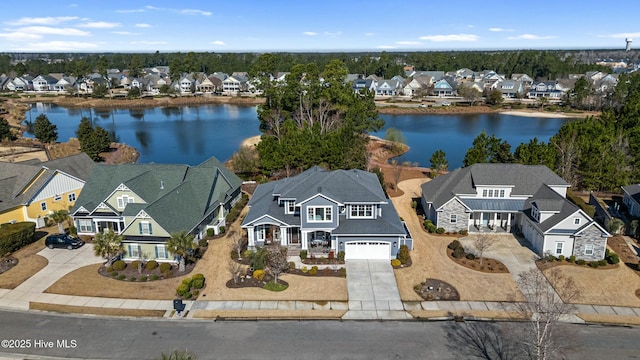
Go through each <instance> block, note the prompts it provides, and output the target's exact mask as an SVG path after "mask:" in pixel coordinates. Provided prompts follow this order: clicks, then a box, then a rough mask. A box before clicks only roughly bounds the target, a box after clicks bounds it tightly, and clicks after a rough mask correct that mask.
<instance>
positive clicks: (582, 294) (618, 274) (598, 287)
mask: <svg viewBox="0 0 640 360" xmlns="http://www.w3.org/2000/svg"><path fill="white" fill-rule="evenodd" d="M549 271H558V272H559V274H560V275H561V276H562V277H564V278H570V279H572V280H573V282H574V284H575V286H576V289H577V290H578V292H579V293H578V295H577V296H576V297H575V299H574V301H573V302H574V303H576V304H593V305H614V306H630V307H640V299H638V297H637V296H636V293H635V292H636V290H637V289H639V288H640V276H638V275H636V274H635V272H634V271H633V270H631V269H629V268H628V267H626V266H618V267H616V268H610V269H592V268H590V267H588V266H570V265H561V266H555V267H553V268H552V269H548V270H545V271H544V274H545V276H546V277H547V279H549V281H550V282H551V284H552V285H553V286H554V287H555V286H556V284H554V279H553V277H550V276H549Z"/></svg>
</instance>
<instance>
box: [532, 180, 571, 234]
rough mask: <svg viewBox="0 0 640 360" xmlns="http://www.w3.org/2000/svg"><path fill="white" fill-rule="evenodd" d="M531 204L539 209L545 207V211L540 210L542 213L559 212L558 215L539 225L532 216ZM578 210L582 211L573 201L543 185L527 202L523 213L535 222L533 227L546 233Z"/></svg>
mask: <svg viewBox="0 0 640 360" xmlns="http://www.w3.org/2000/svg"><path fill="white" fill-rule="evenodd" d="M531 203H535V205H536V206H538V208H539V209H540V207H539V206H540V205H542V206H544V207H545V209H540V210H542V211H557V213H556V214H554V215H552V216H550V217H549V218H548V219H546V220H545V221H543V222H541V223H539V222H537V221H536V220H535V219H534V218H533V217H532V216H531ZM578 210H580V208H578V207H577V206H576V205H574V204H573V203H572V202H571V201H569V200H567V199H565V198H563V197H562V196H560V194H558V193H557V192H555V191H553V190H552V189H551V188H550V187H548V186H544V185H543V186H542V187H540V190H539V191H537V192H536V193H535V194H534V195H533V197H532V198H530V199H528V200H527V203H526V205H525V209H524V211H523V213H524V214H525V215H526V216H528V217H529V218H530V219H531V220H533V221H532V223H533V225H534V226H536V227H538V229H540V230H541V231H542V232H543V233H544V232H546V231H548V230H549V229H551V228H552V227H554V226H555V225H557V224H558V223H559V222H560V221H562V220H564V219H566V218H567V217H568V216H569V215H571V214H573V213H575V212H576V211H578ZM576 232H577V230H576Z"/></svg>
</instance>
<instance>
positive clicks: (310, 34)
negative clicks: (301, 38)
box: [303, 31, 318, 36]
mask: <svg viewBox="0 0 640 360" xmlns="http://www.w3.org/2000/svg"><path fill="white" fill-rule="evenodd" d="M303 34H305V35H308V36H316V35H318V33H317V32H313V31H305V32H303Z"/></svg>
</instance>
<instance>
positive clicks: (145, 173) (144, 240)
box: [71, 157, 242, 261]
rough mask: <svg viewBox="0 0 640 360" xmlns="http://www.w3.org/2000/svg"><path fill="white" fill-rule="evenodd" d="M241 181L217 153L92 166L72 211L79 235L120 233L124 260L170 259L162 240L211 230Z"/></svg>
mask: <svg viewBox="0 0 640 360" xmlns="http://www.w3.org/2000/svg"><path fill="white" fill-rule="evenodd" d="M241 185H242V180H240V179H239V178H238V177H237V176H236V175H235V174H233V173H232V172H230V171H229V170H228V169H227V168H226V167H225V166H224V165H223V164H222V163H221V162H220V161H218V160H217V159H216V158H213V157H212V158H210V159H209V160H207V161H205V162H203V163H202V164H200V165H198V166H188V165H171V164H121V165H103V164H100V165H96V167H95V168H94V169H93V171H92V173H91V175H90V176H89V178H88V180H87V183H86V185H85V189H84V191H83V192H82V194H81V196H80V197H79V198H78V201H77V202H76V204H75V206H74V207H73V209H72V210H71V215H72V216H73V219H74V222H75V224H76V228H77V229H78V235H87V236H94V235H95V234H96V233H98V232H104V231H107V230H113V231H114V232H116V233H118V234H121V235H124V241H123V242H124V244H125V254H124V255H123V257H124V259H129V260H135V259H140V258H147V259H156V260H158V261H172V260H173V258H172V255H171V249H167V247H166V241H167V239H168V238H169V237H170V236H171V234H172V233H175V232H180V231H185V232H187V233H188V234H192V235H194V236H195V238H196V239H200V238H202V237H203V236H204V235H205V234H206V231H207V229H208V228H213V229H214V230H215V232H216V233H218V229H219V228H220V227H221V226H225V216H226V215H227V214H228V213H229V210H230V209H231V207H232V206H233V205H234V204H235V202H236V201H237V200H238V199H239V198H240V186H241Z"/></svg>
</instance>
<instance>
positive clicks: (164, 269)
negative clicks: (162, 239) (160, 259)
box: [160, 263, 171, 274]
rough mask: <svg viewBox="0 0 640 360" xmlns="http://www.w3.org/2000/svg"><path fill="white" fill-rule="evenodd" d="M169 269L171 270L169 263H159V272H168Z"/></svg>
mask: <svg viewBox="0 0 640 360" xmlns="http://www.w3.org/2000/svg"><path fill="white" fill-rule="evenodd" d="M169 271H171V264H169V263H162V264H160V272H161V273H163V274H165V273H168V272H169Z"/></svg>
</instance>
